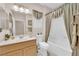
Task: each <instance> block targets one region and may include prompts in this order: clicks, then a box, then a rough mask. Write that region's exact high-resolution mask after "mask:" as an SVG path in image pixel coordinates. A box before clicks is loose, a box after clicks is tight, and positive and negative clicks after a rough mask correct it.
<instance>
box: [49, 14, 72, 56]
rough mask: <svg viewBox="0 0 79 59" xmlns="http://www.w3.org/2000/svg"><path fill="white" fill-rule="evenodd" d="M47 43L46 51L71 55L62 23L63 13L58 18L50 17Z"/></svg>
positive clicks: (52, 53) (53, 53) (51, 53)
mask: <svg viewBox="0 0 79 59" xmlns="http://www.w3.org/2000/svg"><path fill="white" fill-rule="evenodd" d="M48 44H49V49H48V52H49V54H50V55H60V56H62V55H64V56H65V55H66V56H67V55H68V56H70V55H72V50H71V46H70V42H69V38H68V35H67V32H66V28H65V23H64V14H62V15H61V16H60V17H58V18H54V19H52V23H51V28H50V34H49V38H48Z"/></svg>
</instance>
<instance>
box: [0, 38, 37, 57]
mask: <svg viewBox="0 0 79 59" xmlns="http://www.w3.org/2000/svg"><path fill="white" fill-rule="evenodd" d="M36 53H37V49H36V38H34V37H33V38H29V39H17V40H16V39H13V40H7V41H2V42H0V55H1V56H35V55H36Z"/></svg>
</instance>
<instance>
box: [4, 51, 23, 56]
mask: <svg viewBox="0 0 79 59" xmlns="http://www.w3.org/2000/svg"><path fill="white" fill-rule="evenodd" d="M4 56H23V51H22V50H16V51H12V52H9V53H6V54H4Z"/></svg>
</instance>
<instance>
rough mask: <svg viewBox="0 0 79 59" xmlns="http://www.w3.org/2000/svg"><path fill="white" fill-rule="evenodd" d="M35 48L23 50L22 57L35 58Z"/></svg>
mask: <svg viewBox="0 0 79 59" xmlns="http://www.w3.org/2000/svg"><path fill="white" fill-rule="evenodd" d="M36 53H37V51H36V46H31V47H26V48H24V56H36Z"/></svg>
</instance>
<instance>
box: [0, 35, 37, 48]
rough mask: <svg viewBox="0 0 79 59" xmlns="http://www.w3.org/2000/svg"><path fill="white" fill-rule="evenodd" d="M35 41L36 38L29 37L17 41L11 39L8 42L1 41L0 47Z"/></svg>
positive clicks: (16, 39)
mask: <svg viewBox="0 0 79 59" xmlns="http://www.w3.org/2000/svg"><path fill="white" fill-rule="evenodd" d="M35 39H36V37H28V36H25V37H23V38H18V37H16V38H15V39H9V40H6V41H0V46H4V45H10V44H15V43H20V42H24V41H29V40H35Z"/></svg>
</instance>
